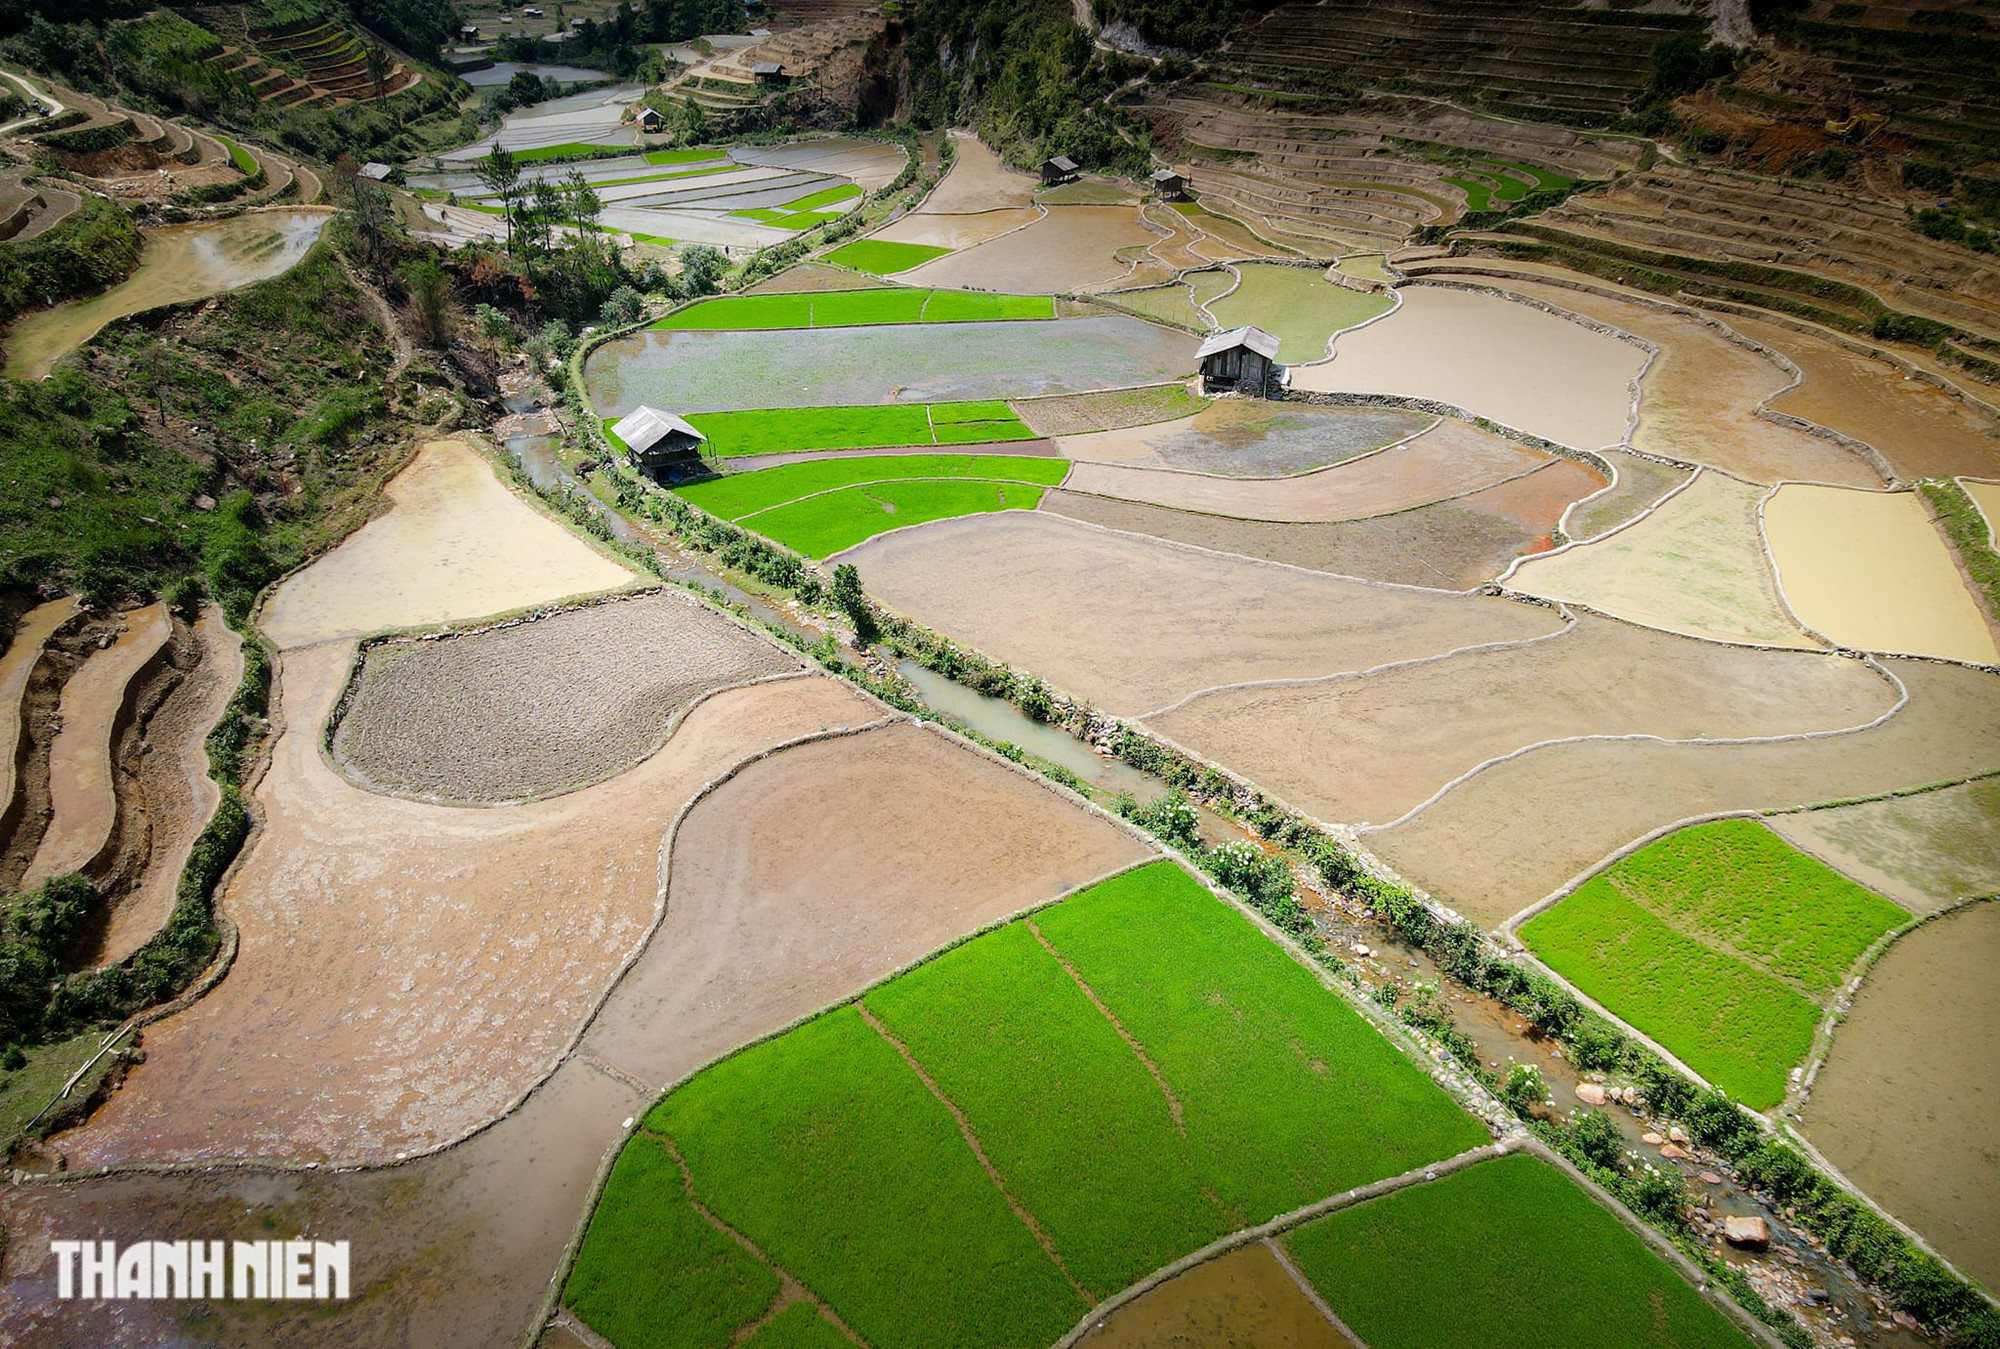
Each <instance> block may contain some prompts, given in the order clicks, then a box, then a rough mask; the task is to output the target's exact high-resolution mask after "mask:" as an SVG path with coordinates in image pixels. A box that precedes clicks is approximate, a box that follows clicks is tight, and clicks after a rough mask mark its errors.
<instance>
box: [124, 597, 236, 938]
mask: <svg viewBox="0 0 2000 1349" xmlns="http://www.w3.org/2000/svg"><path fill="white" fill-rule="evenodd" d="M193 640H194V642H195V644H196V646H197V648H198V650H199V651H200V660H199V661H198V663H197V664H196V665H195V667H194V668H193V669H192V670H190V671H188V672H187V673H186V674H185V675H183V676H181V679H180V682H179V683H177V684H176V685H175V686H174V689H173V692H172V693H170V694H169V695H168V696H167V698H166V701H165V702H163V703H162V704H161V705H160V708H159V710H158V711H156V712H155V713H154V714H153V715H152V716H151V717H150V718H149V719H148V720H147V722H146V742H145V758H144V759H143V760H141V764H140V770H139V796H140V799H141V801H142V802H143V806H142V808H143V810H144V812H145V816H146V822H147V825H148V832H149V835H150V839H149V843H148V847H147V853H146V860H145V868H144V870H143V871H142V872H141V873H140V876H139V879H138V883H137V884H136V885H134V886H133V888H132V889H131V891H130V892H129V893H127V894H125V895H124V896H122V897H121V898H120V899H119V900H118V901H117V903H116V904H115V905H114V906H113V908H112V910H111V915H110V921H109V925H108V927H107V928H106V931H105V935H104V940H103V944H102V947H101V948H100V950H99V952H98V955H97V960H98V963H100V964H115V963H116V962H118V961H120V960H123V959H124V958H125V957H126V956H129V955H131V954H132V953H133V952H134V951H136V950H138V949H139V948H140V947H141V946H143V945H144V944H145V943H146V941H147V939H148V938H150V937H151V936H152V935H153V934H154V933H155V932H157V931H159V930H160V927H161V925H162V924H164V923H165V922H166V921H167V915H168V914H169V913H171V912H173V907H174V895H175V891H176V890H177V888H178V887H179V885H180V879H181V870H182V868H184V867H185V866H186V865H187V859H188V854H189V853H190V852H191V851H192V850H193V848H194V843H195V839H196V838H197V837H198V836H199V835H200V834H201V831H202V829H203V827H204V826H206V825H207V823H208V820H209V817H210V816H211V815H213V814H214V813H215V807H216V803H217V802H218V801H219V800H220V799H221V792H220V791H219V790H218V789H217V787H216V785H215V779H213V778H212V777H210V776H209V772H208V748H207V745H206V744H205V741H206V739H207V737H208V733H209V731H210V730H211V729H213V728H214V726H215V723H216V722H217V721H218V720H220V718H221V716H222V713H223V709H224V708H226V707H228V705H229V700H230V698H231V697H233V696H234V695H235V693H236V688H237V685H239V684H240V683H242V681H243V639H242V638H241V637H239V636H238V635H237V634H236V633H235V632H234V631H233V630H232V629H231V628H230V627H229V624H228V622H227V621H226V620H225V619H224V618H223V616H222V611H221V610H220V609H217V608H216V607H215V606H214V605H212V604H211V605H206V606H204V607H203V609H202V612H201V616H200V617H199V618H198V619H197V620H196V621H195V624H194V631H193Z"/></svg>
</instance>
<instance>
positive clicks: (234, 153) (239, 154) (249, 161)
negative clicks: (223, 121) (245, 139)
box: [216, 136, 257, 178]
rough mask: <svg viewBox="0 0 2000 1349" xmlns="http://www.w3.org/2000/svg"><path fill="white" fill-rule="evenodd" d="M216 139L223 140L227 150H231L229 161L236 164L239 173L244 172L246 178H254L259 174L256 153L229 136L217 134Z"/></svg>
mask: <svg viewBox="0 0 2000 1349" xmlns="http://www.w3.org/2000/svg"><path fill="white" fill-rule="evenodd" d="M216 139H217V140H219V141H221V142H222V146H223V148H224V149H225V150H227V151H229V162H230V163H232V164H234V165H235V166H236V171H237V172H238V173H240V174H242V175H243V176H244V177H245V178H254V177H256V176H257V157H256V156H255V155H253V154H251V153H250V152H249V151H248V150H246V149H244V148H243V147H242V146H240V145H238V144H237V143H236V142H235V141H233V140H231V139H229V137H227V136H217V137H216Z"/></svg>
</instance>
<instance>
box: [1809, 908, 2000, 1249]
mask: <svg viewBox="0 0 2000 1349" xmlns="http://www.w3.org/2000/svg"><path fill="white" fill-rule="evenodd" d="M1996 964H2000V904H1997V903H1991V902H1989V903H1983V904H1980V905H1977V906H1975V907H1974V908H1971V909H1968V910H1966V911H1964V912H1962V913H1956V914H1951V915H1948V916H1946V917H1944V918H1940V919H1938V920H1937V921H1936V922H1933V923H1929V924H1926V925H1925V926H1923V927H1920V928H1918V929H1917V930H1916V931H1914V932H1912V933H1910V934H1909V935H1908V936H1906V937H1904V938H1902V939H1901V940H1900V941H1898V942H1897V943H1896V944H1895V945H1894V946H1892V947H1890V948H1889V951H1888V953H1887V954H1886V955H1884V956H1883V957H1882V959H1881V960H1880V961H1879V962H1877V963H1876V965H1875V967H1874V968H1873V969H1872V970H1871V971H1869V974H1868V980H1867V982H1866V983H1865V984H1864V985H1863V986H1862V989H1861V992H1860V993H1859V994H1858V995H1856V997H1855V999H1854V1010H1853V1011H1852V1012H1850V1013H1849V1014H1848V1016H1847V1019H1846V1021H1845V1022H1844V1023H1843V1024H1842V1025H1841V1027H1840V1029H1839V1030H1838V1031H1836V1032H1835V1033H1834V1038H1833V1049H1832V1051H1831V1053H1829V1054H1828V1056H1827V1060H1826V1064H1825V1066H1824V1067H1822V1068H1821V1069H1820V1073H1819V1077H1818V1079H1817V1080H1816V1081H1815V1083H1814V1085H1813V1093H1812V1097H1811V1099H1810V1100H1809V1101H1808V1102H1807V1104H1806V1110H1805V1123H1804V1126H1803V1127H1804V1132H1805V1135H1806V1137H1807V1138H1808V1139H1810V1140H1811V1141H1812V1142H1813V1144H1814V1145H1816V1146H1817V1147H1818V1148H1819V1149H1820V1150H1821V1151H1822V1152H1824V1153H1825V1154H1826V1156H1827V1158H1828V1160H1830V1161H1831V1162H1832V1163H1833V1164H1834V1165H1835V1166H1837V1167H1839V1168H1840V1169H1841V1170H1842V1171H1843V1172H1845V1173H1846V1175H1847V1177H1848V1179H1850V1180H1852V1181H1853V1182H1854V1183H1855V1184H1857V1185H1859V1186H1860V1187H1861V1188H1862V1190H1863V1191H1865V1192H1866V1193H1867V1194H1869V1195H1870V1196H1872V1197H1873V1198H1875V1199H1877V1200H1879V1201H1880V1202H1881V1203H1883V1204H1884V1205H1886V1206H1887V1207H1888V1209H1889V1211H1890V1212H1892V1213H1894V1214H1895V1215H1896V1216H1897V1217H1899V1218H1902V1219H1903V1220H1904V1221H1906V1222H1908V1223H1910V1224H1912V1225H1913V1226H1915V1227H1916V1228H1917V1230H1918V1231H1920V1232H1922V1233H1923V1234H1924V1235H1925V1236H1926V1237H1927V1238H1929V1240H1930V1241H1931V1242H1932V1243H1933V1244H1934V1245H1936V1247H1937V1248H1938V1249H1939V1250H1940V1251H1942V1252H1943V1253H1944V1254H1945V1255H1946V1257H1948V1258H1949V1259H1951V1260H1953V1261H1954V1262H1956V1263H1957V1265H1958V1266H1959V1268H1960V1269H1962V1270H1964V1271H1965V1272H1966V1273H1967V1274H1969V1275H1971V1276H1972V1277H1973V1278H1975V1279H1979V1280H1982V1281H1984V1282H1985V1283H1987V1284H1988V1285H1992V1284H1994V1283H1996V1282H2000V1166H1995V1165H1994V1158H1995V1157H1996V1156H2000V979H1995V978H1994V977H1993V971H1994V968H1995V966H1996Z"/></svg>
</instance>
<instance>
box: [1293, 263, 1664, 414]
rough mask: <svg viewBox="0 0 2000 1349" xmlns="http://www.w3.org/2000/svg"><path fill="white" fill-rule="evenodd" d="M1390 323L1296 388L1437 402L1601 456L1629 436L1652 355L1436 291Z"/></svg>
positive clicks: (1487, 299)
mask: <svg viewBox="0 0 2000 1349" xmlns="http://www.w3.org/2000/svg"><path fill="white" fill-rule="evenodd" d="M1402 295H1403V305H1402V308H1400V309H1398V310H1397V311H1396V312H1395V313H1393V314H1391V315H1390V316H1389V317H1387V318H1384V319H1381V320H1378V321H1377V322H1374V323H1371V324H1369V325H1368V326H1366V327H1364V328H1356V329H1352V330H1350V331H1348V332H1345V333H1342V334H1340V336H1338V337H1336V338H1335V339H1334V342H1333V359H1332V360H1331V361H1328V362H1324V363H1321V364H1317V365H1307V366H1294V367H1293V368H1292V387H1293V388H1296V389H1305V390H1321V391H1345V392H1352V393H1394V394H1405V395H1409V396H1413V397H1418V398H1436V399H1440V400H1442V401H1444V402H1447V403H1453V404H1456V405H1457V406H1459V407H1462V408H1464V409H1466V410H1467V411H1469V412H1473V413H1476V414H1478V415H1479V416H1483V417H1491V418H1493V419H1494V420H1496V421H1501V422H1505V423H1506V424H1508V425H1509V426H1514V427H1518V428H1520V429H1521V430H1524V431H1532V432H1534V433H1535V434H1536V435H1540V436H1546V437H1548V438H1549V439H1550V440H1553V441H1556V442H1558V443H1560V444H1564V445H1571V446H1574V447H1576V448H1578V449H1586V450H1594V449H1598V448H1600V447H1602V446H1605V445H1615V444H1617V443H1618V442H1619V441H1620V440H1621V439H1623V438H1624V435H1625V422H1626V418H1627V416H1628V415H1629V413H1630V411H1631V406H1632V380H1633V378H1634V377H1635V376H1636V375H1637V374H1638V373H1639V369H1640V366H1641V365H1642V364H1643V363H1644V362H1645V359H1646V353H1645V352H1643V351H1642V350H1640V349H1639V348H1638V347H1635V346H1633V345H1631V344H1630V343H1628V342H1621V341H1619V340H1618V339H1616V338H1613V337H1607V336H1605V335H1604V334H1602V333H1599V332H1596V331H1594V330H1592V329H1589V328H1586V327H1584V326H1583V325H1582V324H1578V323H1571V322H1569V321H1568V320H1566V319H1560V318H1557V317H1555V316H1554V315H1552V314H1549V313H1545V312H1544V311H1542V310H1540V309H1536V308H1534V307H1533V306H1532V305H1526V304H1520V303H1517V302H1515V301H1512V300H1505V299H1501V298H1500V297H1498V296H1495V295H1482V294H1476V293H1474V292H1472V291H1463V290H1449V289H1444V288H1441V287H1437V286H1410V287H1407V288H1405V289H1404V291H1403V292H1402Z"/></svg>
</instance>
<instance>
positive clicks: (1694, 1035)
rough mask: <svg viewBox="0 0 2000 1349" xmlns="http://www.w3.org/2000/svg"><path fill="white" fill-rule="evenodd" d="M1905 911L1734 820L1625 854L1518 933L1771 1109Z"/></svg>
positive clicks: (1709, 1074) (1611, 1004)
mask: <svg viewBox="0 0 2000 1349" xmlns="http://www.w3.org/2000/svg"><path fill="white" fill-rule="evenodd" d="M1909 917H1910V915H1909V914H1908V912H1907V911H1905V910H1904V909H1902V908H1901V907H1899V906H1897V905H1895V904H1893V903H1891V902H1890V901H1888V900H1886V899H1884V898H1882V897H1881V896H1880V895H1877V894H1873V893H1871V892H1870V891H1867V890H1864V889H1862V888H1861V887H1860V886H1858V885H1856V884H1855V883H1854V882H1853V881H1850V880H1848V879H1847V878H1845V877H1844V876H1842V875H1840V874H1839V873H1838V872H1836V871H1833V870H1832V869H1831V868H1829V867H1827V866H1826V865H1825V864H1824V863H1821V862H1817V861H1815V860H1813V859H1812V858H1810V857H1807V856H1806V855H1805V854H1803V853H1801V852H1798V851H1796V850H1795V849H1793V848H1792V847H1791V846H1790V845H1788V844H1787V843H1785V841H1784V840H1783V839H1781V838H1779V837H1778V836H1777V835H1776V834H1773V833H1772V832H1771V831H1770V830H1768V829H1766V828H1764V827H1763V826H1762V825H1761V824H1757V823H1754V822H1752V821H1748V820H1729V821H1724V822H1721V823H1717V824H1708V825H1700V826H1697V827H1695V828H1692V829H1683V830H1681V831H1680V832H1679V833H1676V834H1671V835H1669V836H1668V837H1666V838H1663V839H1661V840H1660V841H1659V842H1657V843H1654V844H1651V845H1649V846H1648V847H1646V848H1644V849H1642V850H1640V851H1639V852H1637V853H1634V854H1633V855H1632V856H1630V857H1627V858H1624V859H1622V860H1621V861H1619V862H1617V863H1615V864H1613V865H1612V867H1611V868H1610V870H1608V871H1605V872H1603V873H1601V874H1600V875H1597V876H1594V877H1592V878H1591V879H1590V880H1589V881H1588V882H1586V883H1585V884H1584V885H1583V886H1582V888H1580V889H1579V890H1577V891H1576V893H1575V894H1573V895H1570V896H1569V897H1568V898H1566V899H1564V900H1563V901H1562V902H1561V903H1559V904H1557V905H1556V906H1555V907H1554V908H1551V909H1548V910H1546V911H1544V912H1543V913H1541V914H1538V915H1536V916H1535V917H1534V918H1533V919H1530V920H1529V921H1528V922H1527V923H1526V924H1524V925H1523V926H1522V928H1521V930H1520V931H1521V940H1522V941H1524V942H1526V943H1527V945H1528V948H1529V949H1530V950H1532V951H1534V952H1535V954H1536V955H1538V956H1540V957H1541V958H1542V959H1543V960H1544V961H1546V962H1548V964H1549V966H1550V968H1552V969H1554V970H1555V971H1556V972H1557V973H1559V974H1561V975H1562V976H1563V977H1564V978H1566V979H1568V980H1570V982H1572V983H1573V984H1575V985H1576V986H1577V987H1578V988H1580V989H1582V990H1583V991H1584V992H1585V993H1586V994H1588V995H1590V996H1591V997H1592V998H1594V999H1596V1000H1597V1001H1598V1002H1599V1003H1601V1004H1602V1005H1603V1006H1605V1007H1606V1008H1608V1009H1609V1010H1610V1011H1611V1012H1612V1013H1613V1014H1614V1015H1615V1016H1617V1017H1619V1018H1620V1019H1621V1020H1624V1021H1626V1022H1629V1023H1630V1024H1631V1025H1633V1026H1635V1027H1637V1028H1638V1029H1639V1030H1641V1031H1643V1032H1645V1033H1646V1034H1647V1035H1649V1036H1651V1037H1652V1038H1653V1039H1655V1040H1657V1041H1658V1042H1659V1043H1660V1044H1662V1045H1665V1046H1666V1047H1667V1049H1668V1050H1669V1051H1671V1052H1672V1053H1673V1054H1674V1055H1675V1056H1676V1057H1678V1058H1680V1059H1681V1060H1682V1061H1683V1062H1684V1063H1686V1064H1688V1066H1690V1067H1691V1068H1693V1069H1694V1070H1695V1071H1696V1072H1698V1073H1700V1074H1701V1075H1702V1076H1703V1077H1705V1078H1707V1079H1708V1080H1709V1081H1711V1082H1713V1083H1715V1084H1716V1085H1717V1086H1719V1087H1721V1088H1722V1089H1723V1090H1724V1091H1726V1092H1728V1093H1729V1094H1730V1095H1732V1096H1734V1097H1735V1098H1736V1099H1737V1100H1739V1101H1742V1102H1743V1103H1744V1104H1745V1105H1748V1106H1750V1107H1751V1108H1753V1109H1758V1110H1764V1109H1769V1108H1770V1107H1772V1106H1775V1105H1777V1104H1778V1102H1779V1101H1780V1100H1782V1099H1783V1098H1784V1094H1785V1088H1786V1085H1787V1081H1788V1074H1789V1072H1790V1070H1791V1069H1792V1068H1793V1067H1794V1066H1795V1065H1797V1064H1799V1063H1800V1062H1801V1061H1802V1060H1803V1059H1804V1058H1805V1056H1806V1053H1807V1051H1808V1050H1809V1049H1810V1048H1811V1047H1812V1038H1813V1031H1814V1029H1815V1027H1816V1026H1817V1025H1818V1024H1819V1020H1820V1017H1821V1016H1822V1015H1823V1013H1824V1011H1825V1008H1826V1005H1827V1003H1828V1002H1829V1001H1830V1000H1831V998H1832V996H1833V994H1834V992H1835V991H1836V990H1837V989H1838V988H1839V987H1840V985H1841V983H1842V982H1843V981H1844V980H1845V979H1846V978H1847V976H1848V973H1849V972H1850V971H1851V970H1852V969H1853V967H1854V965H1855V962H1856V961H1858V960H1859V959H1860V957H1861V954H1862V953H1863V952H1864V951H1866V950H1867V949H1868V948H1869V947H1870V946H1871V945H1872V944H1873V943H1874V942H1875V941H1876V939H1877V938H1879V937H1881V936H1882V935H1883V934H1884V933H1886V932H1889V931H1891V930H1893V929H1895V928H1897V927H1899V926H1901V925H1902V924H1903V923H1906V922H1908V921H1909Z"/></svg>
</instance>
